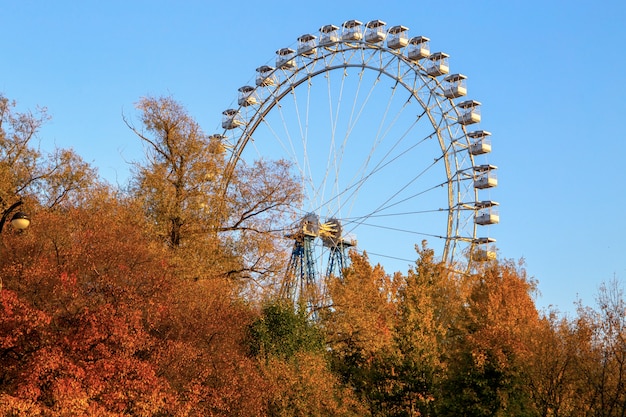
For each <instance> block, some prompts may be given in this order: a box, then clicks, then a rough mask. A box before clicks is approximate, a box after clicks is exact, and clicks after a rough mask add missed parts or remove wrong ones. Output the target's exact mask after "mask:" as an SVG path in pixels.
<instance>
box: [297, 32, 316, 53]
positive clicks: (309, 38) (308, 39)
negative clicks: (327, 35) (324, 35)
mask: <svg viewBox="0 0 626 417" xmlns="http://www.w3.org/2000/svg"><path fill="white" fill-rule="evenodd" d="M315 39H317V38H316V37H315V36H314V35H311V34H308V33H307V34H305V35H302V36H300V37H299V38H298V49H297V50H298V54H300V55H306V56H308V55H315V52H317V49H316V48H315Z"/></svg>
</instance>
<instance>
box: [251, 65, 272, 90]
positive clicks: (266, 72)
mask: <svg viewBox="0 0 626 417" xmlns="http://www.w3.org/2000/svg"><path fill="white" fill-rule="evenodd" d="M256 72H257V76H256V85H257V86H259V87H268V86H272V85H276V77H275V76H274V74H273V72H274V68H273V67H270V66H269V65H263V66H260V67H259V68H257V69H256Z"/></svg>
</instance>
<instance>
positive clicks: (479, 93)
mask: <svg viewBox="0 0 626 417" xmlns="http://www.w3.org/2000/svg"><path fill="white" fill-rule="evenodd" d="M0 10H1V13H0V19H1V27H2V28H3V31H2V32H3V42H2V44H1V46H0V52H1V53H2V64H1V65H0V91H1V92H2V93H3V94H4V95H5V96H7V97H9V98H11V99H14V100H17V102H18V109H19V110H26V109H34V108H35V107H36V106H37V105H40V106H46V107H47V108H48V111H49V113H50V114H51V115H52V117H53V118H52V120H51V121H50V122H49V123H48V124H47V125H46V126H45V127H44V129H42V131H41V135H40V139H41V146H42V147H43V148H44V149H49V148H52V147H53V146H55V145H56V146H60V147H71V148H74V150H75V151H76V152H77V153H78V154H80V155H81V156H82V157H83V158H84V159H85V160H86V161H88V162H90V163H92V164H93V165H94V166H96V167H97V168H98V169H99V172H100V175H101V176H102V177H104V178H105V179H107V180H108V181H110V182H112V183H120V184H124V183H125V182H126V181H127V179H128V177H129V172H130V166H129V164H128V163H129V162H130V161H133V160H138V159H140V158H141V155H142V151H141V145H140V143H139V142H138V140H137V139H136V138H135V137H134V136H133V134H132V132H130V131H129V129H128V128H127V127H126V126H125V125H124V123H123V121H122V114H126V115H130V116H132V115H133V114H135V113H134V110H133V104H134V103H135V102H136V101H138V100H139V98H141V97H142V96H146V95H155V96H159V95H172V96H173V97H174V98H176V99H177V100H178V101H180V102H181V103H182V104H183V105H185V106H186V108H187V109H188V110H189V112H190V114H191V115H192V116H194V117H195V118H196V120H197V121H198V122H199V123H200V124H201V125H202V126H203V128H204V129H205V130H206V131H207V132H212V131H219V126H220V121H221V112H222V111H223V110H224V109H226V108H228V107H231V105H232V102H233V100H235V99H236V96H237V89H238V88H239V87H241V86H242V85H245V84H248V83H249V82H250V80H251V79H252V78H253V76H254V74H255V68H257V67H258V66H260V65H262V64H266V63H268V62H270V61H271V60H272V59H273V57H274V52H275V51H276V50H277V49H280V48H282V47H287V46H291V45H293V44H294V42H295V40H296V38H297V37H298V36H300V35H302V34H304V33H315V32H316V31H317V30H318V29H319V28H320V27H321V26H323V25H326V24H335V25H337V26H340V25H341V23H342V22H344V21H346V20H349V19H358V20H360V21H363V22H367V21H369V20H373V19H381V20H383V21H385V22H387V23H388V25H389V26H391V25H398V24H401V25H404V26H407V27H408V28H409V31H410V33H411V35H424V36H428V37H429V38H430V39H431V46H432V48H433V49H436V50H441V51H444V52H446V53H448V54H449V55H450V66H451V69H452V72H461V73H463V74H465V75H467V76H468V90H469V92H470V93H469V96H470V97H471V98H473V99H476V100H479V101H480V102H482V117H483V120H482V122H481V128H483V129H485V130H489V131H490V132H491V133H492V140H493V146H494V150H493V153H492V154H491V155H490V157H489V159H490V162H491V163H493V164H495V165H497V166H498V168H499V169H498V179H499V187H498V189H497V190H495V191H494V193H493V198H494V199H495V200H497V201H498V202H499V203H500V217H501V222H500V224H499V225H497V226H496V227H492V228H491V230H490V233H491V235H493V237H495V238H496V239H497V241H498V248H499V251H500V256H502V257H505V258H512V259H521V258H523V259H525V261H526V267H527V270H528V273H529V275H531V276H533V277H535V278H536V279H537V280H538V282H539V290H540V292H541V295H540V296H539V297H538V298H537V304H538V306H539V307H541V308H543V307H546V306H548V305H555V306H556V307H558V308H559V309H560V310H562V311H565V312H569V311H573V307H574V306H573V303H574V302H575V301H576V300H577V299H578V298H580V299H582V301H583V303H585V304H592V303H593V301H594V295H595V294H596V293H597V289H598V286H599V285H600V283H601V282H603V281H609V280H611V279H613V278H617V279H618V280H620V281H621V282H622V283H623V282H624V280H626V256H624V253H626V243H625V242H624V236H626V220H625V218H624V207H625V206H626V189H625V183H626V173H625V171H624V168H623V162H622V161H623V157H624V155H626V138H625V137H624V134H623V131H622V129H621V121H622V120H624V113H625V112H626V105H624V97H626V83H624V82H623V77H624V73H625V72H626V57H625V55H624V54H623V50H624V42H625V41H626V33H625V31H624V22H625V21H626V3H624V2H622V1H618V0H615V1H613V0H610V1H609V0H607V1H599V2H583V1H576V0H574V1H572V0H570V1H564V0H563V1H561V0H553V1H549V2H546V1H539V0H531V1H476V2H466V1H448V2H445V3H441V2H409V1H403V2H400V1H386V2H373V1H361V2H358V3H355V2H336V3H332V6H331V5H325V4H324V3H323V2H309V3H302V2H299V3H294V2H287V1H274V2H252V1H239V2H236V3H229V2H209V1H161V0H151V1H134V0H125V1H119V0H112V1H106V2H102V1H63V0H59V1H55V2H49V1H29V0H23V1H6V0H0Z"/></svg>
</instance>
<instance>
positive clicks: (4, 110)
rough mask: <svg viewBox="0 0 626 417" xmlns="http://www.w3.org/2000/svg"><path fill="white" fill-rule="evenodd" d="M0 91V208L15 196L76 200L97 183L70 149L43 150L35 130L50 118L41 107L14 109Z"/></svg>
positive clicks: (50, 204) (45, 201)
mask: <svg viewBox="0 0 626 417" xmlns="http://www.w3.org/2000/svg"><path fill="white" fill-rule="evenodd" d="M15 107H16V103H15V102H14V101H10V100H9V99H8V98H6V97H4V96H3V95H2V94H0V209H1V210H2V211H4V210H6V209H7V208H8V206H9V205H11V204H13V203H14V202H15V201H18V200H19V199H24V200H31V201H34V202H37V204H39V205H42V206H43V207H47V208H54V207H58V206H59V205H61V204H62V203H67V202H70V201H74V202H76V201H78V200H80V199H81V198H82V197H83V196H85V195H87V193H88V189H89V188H90V187H91V186H93V185H95V184H96V183H97V178H96V171H95V169H94V168H92V167H91V166H90V165H89V164H87V163H85V162H84V161H83V160H82V158H80V157H79V156H78V155H77V154H76V153H75V152H74V151H73V150H71V149H60V148H54V150H53V151H52V152H50V153H48V154H45V153H43V152H42V151H41V150H40V149H39V146H38V144H37V143H34V142H36V141H37V134H38V132H39V130H40V129H41V127H42V126H43V125H44V123H45V122H46V121H48V120H49V119H50V117H49V116H48V114H47V111H46V109H45V108H39V109H37V111H36V112H31V111H26V112H18V111H16V109H15Z"/></svg>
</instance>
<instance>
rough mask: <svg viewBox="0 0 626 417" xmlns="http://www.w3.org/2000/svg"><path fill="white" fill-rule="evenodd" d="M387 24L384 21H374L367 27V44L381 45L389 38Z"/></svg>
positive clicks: (368, 23)
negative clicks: (380, 43)
mask: <svg viewBox="0 0 626 417" xmlns="http://www.w3.org/2000/svg"><path fill="white" fill-rule="evenodd" d="M385 25H386V23H385V22H383V21H382V20H372V21H370V22H367V24H366V25H365V42H367V43H379V42H382V41H384V40H385V38H386V37H387V31H386V30H385Z"/></svg>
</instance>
